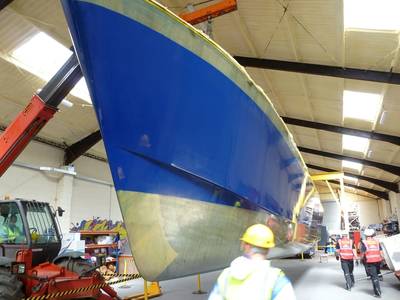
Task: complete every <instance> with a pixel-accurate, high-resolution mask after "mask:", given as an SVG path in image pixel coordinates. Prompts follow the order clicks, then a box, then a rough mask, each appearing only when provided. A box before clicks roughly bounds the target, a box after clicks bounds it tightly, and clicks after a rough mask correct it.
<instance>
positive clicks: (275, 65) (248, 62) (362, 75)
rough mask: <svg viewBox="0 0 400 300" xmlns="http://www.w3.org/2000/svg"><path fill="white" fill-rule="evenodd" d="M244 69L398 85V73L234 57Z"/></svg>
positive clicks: (399, 80) (399, 81)
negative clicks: (251, 68)
mask: <svg viewBox="0 0 400 300" xmlns="http://www.w3.org/2000/svg"><path fill="white" fill-rule="evenodd" d="M234 58H235V59H236V60H237V62H238V63H239V64H241V65H242V66H244V67H253V68H260V69H269V70H277V71H286V72H295V73H304V74H312V75H320V76H330V77H337V78H345V79H355V80H364V81H373V82H381V83H390V84H400V73H393V72H382V71H372V70H362V69H355V68H342V67H336V66H327V65H318V64H307V63H300V62H292V61H283V60H274V59H266V58H256V57H244V56H234Z"/></svg>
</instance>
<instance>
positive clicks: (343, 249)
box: [336, 233, 357, 291]
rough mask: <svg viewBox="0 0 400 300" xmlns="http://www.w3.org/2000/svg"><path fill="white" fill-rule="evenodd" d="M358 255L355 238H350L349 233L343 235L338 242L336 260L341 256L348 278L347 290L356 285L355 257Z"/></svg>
mask: <svg viewBox="0 0 400 300" xmlns="http://www.w3.org/2000/svg"><path fill="white" fill-rule="evenodd" d="M356 257H357V253H356V251H355V246H354V242H353V240H351V239H349V236H348V234H347V233H345V234H343V235H342V238H340V239H338V241H337V243H336V260H339V258H340V264H341V266H342V270H343V273H344V279H345V280H346V290H348V291H351V288H352V287H353V286H354V282H355V281H354V275H353V270H354V258H356Z"/></svg>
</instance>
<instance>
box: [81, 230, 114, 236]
mask: <svg viewBox="0 0 400 300" xmlns="http://www.w3.org/2000/svg"><path fill="white" fill-rule="evenodd" d="M79 233H80V234H81V235H116V234H118V231H114V230H80V231H79Z"/></svg>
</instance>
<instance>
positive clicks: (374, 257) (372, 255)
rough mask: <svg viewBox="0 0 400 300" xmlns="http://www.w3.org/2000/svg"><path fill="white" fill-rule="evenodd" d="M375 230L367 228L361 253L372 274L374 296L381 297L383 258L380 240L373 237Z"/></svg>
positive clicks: (369, 272)
mask: <svg viewBox="0 0 400 300" xmlns="http://www.w3.org/2000/svg"><path fill="white" fill-rule="evenodd" d="M374 234H375V230H373V229H371V228H368V229H365V231H364V235H365V237H366V238H365V240H363V241H362V243H361V255H362V257H363V262H364V264H365V268H366V270H367V271H368V274H369V275H370V276H371V281H372V286H373V288H374V296H375V297H378V298H380V297H381V294H382V292H381V287H380V285H379V278H378V273H379V269H380V264H381V262H382V260H383V254H382V248H381V246H380V244H379V242H378V241H377V240H376V239H374V238H373V236H374Z"/></svg>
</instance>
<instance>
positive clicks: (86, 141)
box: [64, 130, 102, 166]
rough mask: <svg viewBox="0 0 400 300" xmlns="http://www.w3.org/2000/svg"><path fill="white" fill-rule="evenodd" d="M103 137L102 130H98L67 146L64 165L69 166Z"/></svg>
mask: <svg viewBox="0 0 400 300" xmlns="http://www.w3.org/2000/svg"><path fill="white" fill-rule="evenodd" d="M101 139H102V138H101V133H100V130H97V131H95V132H93V133H91V134H89V135H88V136H86V137H84V138H83V139H81V140H79V141H77V142H76V143H74V144H72V145H71V146H69V147H68V148H66V149H65V156H64V165H66V166H67V165H69V164H71V163H73V162H74V161H75V160H76V159H78V158H79V157H81V156H82V155H84V154H85V153H86V151H88V150H89V149H90V148H92V147H93V146H94V145H96V144H97V143H98V142H100V141H101Z"/></svg>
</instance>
